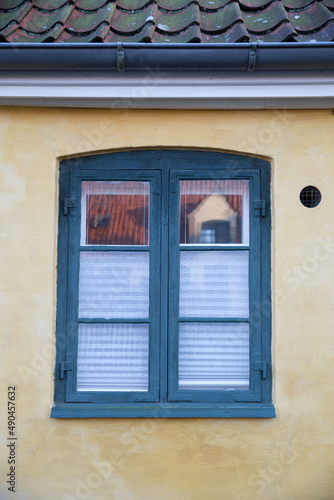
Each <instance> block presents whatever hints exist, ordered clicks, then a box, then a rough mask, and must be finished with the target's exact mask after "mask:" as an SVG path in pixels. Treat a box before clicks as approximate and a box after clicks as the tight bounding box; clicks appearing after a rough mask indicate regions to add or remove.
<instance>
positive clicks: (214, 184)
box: [180, 180, 249, 245]
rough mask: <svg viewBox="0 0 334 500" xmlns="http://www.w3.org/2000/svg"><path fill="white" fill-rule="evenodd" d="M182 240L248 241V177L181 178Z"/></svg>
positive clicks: (188, 242) (220, 242)
mask: <svg viewBox="0 0 334 500" xmlns="http://www.w3.org/2000/svg"><path fill="white" fill-rule="evenodd" d="M180 188H181V189H180V193H181V200H180V203H181V211H180V243H181V244H203V245H205V244H207V245H208V244H224V243H225V244H233V243H234V244H238V243H242V244H244V245H248V240H249V196H248V181H245V180H202V181H181V185H180Z"/></svg>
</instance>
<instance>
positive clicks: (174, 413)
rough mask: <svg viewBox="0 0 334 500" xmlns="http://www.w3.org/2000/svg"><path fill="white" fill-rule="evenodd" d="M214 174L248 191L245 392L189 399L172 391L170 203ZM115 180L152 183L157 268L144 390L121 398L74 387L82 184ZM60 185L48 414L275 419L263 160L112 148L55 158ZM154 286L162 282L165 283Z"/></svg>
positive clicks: (174, 257) (175, 247)
mask: <svg viewBox="0 0 334 500" xmlns="http://www.w3.org/2000/svg"><path fill="white" fill-rule="evenodd" d="M215 176H216V178H221V179H246V180H249V183H250V189H251V191H250V192H251V194H250V224H251V234H252V236H251V240H250V246H252V245H255V246H256V251H255V252H253V253H252V254H251V257H250V261H251V262H252V261H254V263H252V264H251V266H250V269H252V270H251V271H250V273H252V274H251V275H250V285H251V286H250V301H251V302H250V306H251V307H250V318H249V321H250V324H251V341H250V343H251V348H250V352H251V354H250V389H249V390H248V391H217V390H213V391H195V392H196V394H195V397H194V394H193V393H194V391H190V392H191V393H192V394H190V393H189V391H185V390H179V389H178V380H177V373H178V370H177V356H178V351H177V345H178V344H177V339H178V337H177V322H178V318H177V317H176V314H175V312H176V311H177V309H178V305H177V301H178V293H177V290H178V264H177V263H178V252H179V239H178V238H179V226H178V219H179V212H178V203H177V200H178V199H179V198H178V197H179V181H180V180H188V179H203V178H206V177H207V178H212V177H215ZM119 179H124V180H146V181H147V180H149V181H150V182H151V193H152V196H151V201H150V203H151V205H150V213H151V221H150V224H151V232H152V237H151V242H153V243H150V245H149V251H150V252H151V259H153V261H154V262H155V261H158V262H160V269H159V272H160V276H159V272H157V271H156V269H154V270H152V269H153V268H152V266H151V268H150V269H151V271H150V273H151V276H150V299H151V308H150V311H151V312H150V315H151V316H150V328H151V335H150V344H149V352H150V359H149V390H148V392H137V393H129V394H125V393H115V392H114V393H113V392H104V393H103V392H101V393H100V392H97V393H96V392H95V393H92V392H88V391H87V392H82V391H77V390H76V349H77V329H78V319H77V316H76V315H77V313H76V311H77V304H76V305H75V304H73V303H71V301H72V302H73V297H77V296H78V276H79V259H78V255H79V246H80V211H81V208H80V198H81V182H82V181H83V180H119ZM59 186H60V187H59V233H58V277H57V280H58V281H57V324H56V367H55V400H54V406H53V408H52V411H51V417H54V418H94V417H104V418H105V417H115V418H119V417H262V418H268V417H275V409H274V406H273V404H272V399H271V398H272V396H271V389H272V370H271V314H270V309H271V308H270V303H271V302H270V295H271V288H270V272H271V269H270V164H269V162H268V161H266V160H263V159H259V158H254V157H250V156H244V155H236V154H228V153H223V152H211V151H210V152H209V151H200V150H188V151H186V150H177V151H176V150H138V151H128V152H115V153H108V154H102V155H95V156H87V157H80V158H74V159H69V160H64V161H62V162H61V164H60V181H59ZM167 186H168V189H167ZM168 220H169V222H168ZM171 221H176V223H175V222H173V223H171ZM167 227H168V228H169V231H166V229H167ZM127 250H128V251H129V250H130V251H131V248H128V249H127ZM132 250H133V251H136V248H133V249H132ZM137 250H138V248H137ZM167 262H169V267H168V265H167ZM161 263H163V264H161ZM170 270H172V272H170ZM254 270H256V271H255V272H254ZM160 283H168V287H167V286H162V287H161V286H160ZM69 298H70V299H69ZM168 303H169V306H168ZM168 307H170V310H168ZM152 311H153V314H152ZM167 324H168V328H167ZM156 332H159V334H158V335H157V334H156ZM167 353H168V354H167Z"/></svg>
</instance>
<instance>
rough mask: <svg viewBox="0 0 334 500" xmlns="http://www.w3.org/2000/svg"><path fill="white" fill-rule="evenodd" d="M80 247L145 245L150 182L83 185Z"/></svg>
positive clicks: (147, 232)
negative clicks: (81, 245)
mask: <svg viewBox="0 0 334 500" xmlns="http://www.w3.org/2000/svg"><path fill="white" fill-rule="evenodd" d="M81 207H82V217H83V221H82V227H81V233H82V244H83V245H148V243H149V182H139V181H138V182H137V181H89V182H88V181H85V182H83V183H82V201H81Z"/></svg>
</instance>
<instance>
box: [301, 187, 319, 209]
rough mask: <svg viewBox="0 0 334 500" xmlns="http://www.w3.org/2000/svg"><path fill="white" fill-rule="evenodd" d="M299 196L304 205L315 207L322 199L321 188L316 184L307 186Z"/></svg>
mask: <svg viewBox="0 0 334 500" xmlns="http://www.w3.org/2000/svg"><path fill="white" fill-rule="evenodd" d="M299 198H300V201H301V203H302V204H303V205H304V207H307V208H314V207H316V206H318V205H319V203H320V201H321V193H320V191H319V189H318V188H316V187H314V186H306V187H304V189H302V190H301V192H300V195H299Z"/></svg>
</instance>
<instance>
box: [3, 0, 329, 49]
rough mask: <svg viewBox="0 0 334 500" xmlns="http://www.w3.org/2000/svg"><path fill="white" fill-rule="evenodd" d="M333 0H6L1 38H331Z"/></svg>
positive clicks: (221, 40) (173, 40)
mask: <svg viewBox="0 0 334 500" xmlns="http://www.w3.org/2000/svg"><path fill="white" fill-rule="evenodd" d="M333 40H334V0H239V1H234V0H112V1H109V0H107V1H106V0H3V1H2V2H1V3H0V42H10V43H36V42H37V43H43V42H46V43H47V42H50V43H52V42H56V43H91V42H93V43H94V42H95V43H96V42H99V43H101V42H103V43H115V42H126V43H127V42H134V43H141V42H144V43H147V42H150V43H169V42H171V43H189V42H190V43H242V42H275V43H277V42H330V41H333Z"/></svg>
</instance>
